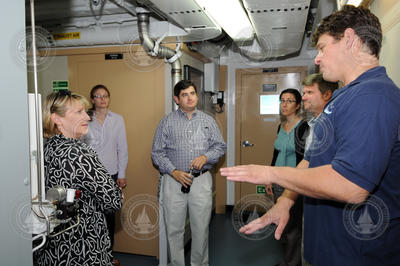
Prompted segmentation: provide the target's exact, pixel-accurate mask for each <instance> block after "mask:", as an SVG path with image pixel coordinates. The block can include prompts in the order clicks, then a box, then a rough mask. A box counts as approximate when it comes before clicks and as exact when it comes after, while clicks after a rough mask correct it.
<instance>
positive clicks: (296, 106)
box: [271, 89, 308, 266]
mask: <svg viewBox="0 0 400 266" xmlns="http://www.w3.org/2000/svg"><path fill="white" fill-rule="evenodd" d="M279 100H280V112H281V115H282V117H283V119H282V120H283V121H282V123H281V124H280V125H279V127H278V136H277V138H276V140H275V143H274V156H273V158H272V163H271V165H273V166H291V167H296V165H297V164H298V163H299V162H300V161H301V160H302V159H303V155H304V145H305V140H306V138H307V133H308V124H307V122H306V121H304V120H302V119H301V117H300V116H299V113H300V109H301V95H300V93H299V91H298V90H296V89H286V90H284V91H282V93H281V94H280V96H279ZM272 188H273V194H274V199H275V201H276V200H277V199H278V198H279V197H280V196H281V195H282V192H283V190H284V188H282V187H280V186H278V185H275V184H274V185H273V186H272ZM302 216H303V201H302V199H301V198H299V199H298V200H297V201H296V204H295V205H294V206H293V207H292V209H291V211H290V219H289V222H288V224H287V226H286V228H285V230H284V232H283V234H282V237H281V240H280V242H281V245H282V251H283V259H282V262H281V263H280V264H279V265H291V266H292V265H294V266H297V265H301V235H302Z"/></svg>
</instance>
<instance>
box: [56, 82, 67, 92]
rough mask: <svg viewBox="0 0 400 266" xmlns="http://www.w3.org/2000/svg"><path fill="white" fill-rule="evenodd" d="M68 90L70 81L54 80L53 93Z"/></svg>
mask: <svg viewBox="0 0 400 266" xmlns="http://www.w3.org/2000/svg"><path fill="white" fill-rule="evenodd" d="M59 90H68V80H53V91H59Z"/></svg>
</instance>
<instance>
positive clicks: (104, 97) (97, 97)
mask: <svg viewBox="0 0 400 266" xmlns="http://www.w3.org/2000/svg"><path fill="white" fill-rule="evenodd" d="M108 97H109V96H108V95H94V96H93V98H94V99H108Z"/></svg>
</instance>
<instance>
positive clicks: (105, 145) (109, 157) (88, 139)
mask: <svg viewBox="0 0 400 266" xmlns="http://www.w3.org/2000/svg"><path fill="white" fill-rule="evenodd" d="M82 141H84V142H85V143H86V144H88V145H90V146H91V147H92V148H93V149H94V150H95V151H96V152H97V154H98V156H99V159H100V161H101V163H102V164H103V165H104V166H105V167H106V169H107V171H108V172H109V174H110V175H115V174H116V173H118V178H125V174H126V167H127V164H128V144H127V141H126V131H125V123H124V119H123V118H122V116H121V115H119V114H116V113H113V112H111V111H109V110H108V111H107V114H106V118H105V119H104V122H103V125H101V124H100V123H99V122H98V121H97V120H96V116H95V115H94V116H93V121H91V122H89V132H88V134H86V135H85V136H83V137H82Z"/></svg>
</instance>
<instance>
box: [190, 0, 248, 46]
mask: <svg viewBox="0 0 400 266" xmlns="http://www.w3.org/2000/svg"><path fill="white" fill-rule="evenodd" d="M195 1H196V2H197V4H198V5H199V6H200V7H201V9H203V10H204V12H205V13H206V14H207V15H208V16H209V17H211V19H212V20H214V21H215V22H216V23H217V24H218V25H219V26H220V27H221V28H223V29H224V30H225V32H226V33H227V34H228V35H229V36H230V37H231V38H232V39H233V40H235V41H237V40H245V39H251V38H253V35H254V30H253V26H252V25H251V23H250V21H249V18H248V17H247V14H246V11H245V10H244V9H243V6H242V4H241V3H240V1H239V0H195Z"/></svg>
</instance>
